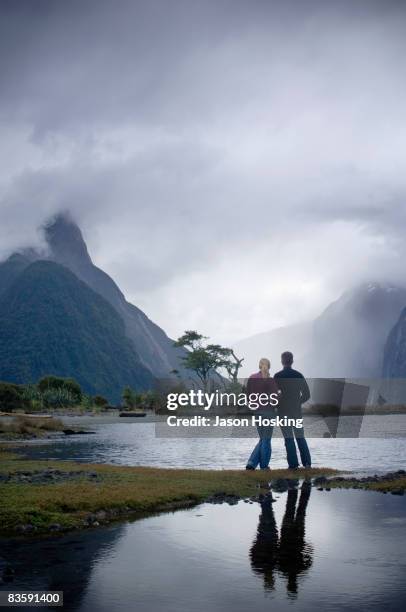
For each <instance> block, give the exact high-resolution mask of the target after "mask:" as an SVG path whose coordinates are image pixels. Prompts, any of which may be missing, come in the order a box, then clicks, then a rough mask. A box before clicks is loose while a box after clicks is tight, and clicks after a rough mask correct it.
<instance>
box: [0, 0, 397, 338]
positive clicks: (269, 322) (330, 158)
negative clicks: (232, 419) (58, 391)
mask: <svg viewBox="0 0 406 612" xmlns="http://www.w3.org/2000/svg"><path fill="white" fill-rule="evenodd" d="M0 7H1V15H0V71H1V96H0V126H1V138H0V154H1V159H2V161H1V165H0V229H1V242H0V256H1V257H4V256H5V255H7V254H8V253H9V252H10V251H12V250H13V249H15V248H16V247H18V246H22V245H28V244H32V243H38V241H39V240H40V236H39V234H38V232H37V229H36V228H37V227H38V226H39V225H40V224H41V223H43V222H44V220H46V218H47V217H48V216H49V215H51V214H53V213H54V212H56V211H58V210H62V209H69V210H70V211H71V212H72V214H73V216H74V217H75V218H76V220H77V221H78V222H79V224H80V226H81V228H82V231H83V233H84V236H85V238H86V241H87V243H88V246H89V250H90V253H91V255H92V257H93V260H94V261H95V263H96V264H97V265H99V266H100V267H102V268H103V269H105V270H106V271H107V272H108V273H109V274H110V275H111V276H113V278H114V279H115V280H116V281H117V282H118V284H119V285H120V287H121V288H122V290H123V291H124V293H125V294H126V296H127V298H128V299H129V300H130V301H132V302H134V303H135V304H137V305H138V306H139V307H141V308H142V309H143V310H144V311H145V312H146V313H147V314H148V316H150V317H151V318H152V319H153V320H155V321H156V322H157V323H158V324H160V325H161V326H163V327H164V329H165V330H166V331H167V332H168V333H169V334H170V335H171V336H172V337H175V336H178V335H179V334H180V333H181V332H182V331H183V330H184V329H188V328H192V329H198V330H199V331H201V332H203V333H205V334H207V335H209V336H211V337H212V339H213V340H214V341H219V342H227V343H228V342H231V341H232V340H234V339H237V338H241V337H245V336H249V335H251V334H253V333H256V332H261V331H266V330H269V329H272V328H273V327H276V326H279V325H283V324H286V323H291V322H297V321H300V320H304V319H307V318H310V317H313V316H315V315H317V314H319V312H320V310H321V309H322V308H323V307H325V306H326V305H327V304H328V303H329V302H330V301H331V300H332V299H335V298H336V297H338V296H339V295H340V293H341V292H342V291H344V290H345V289H347V288H348V287H350V286H351V285H353V284H355V283H358V282H360V281H364V280H367V281H370V280H388V281H390V282H397V283H399V284H402V285H406V270H405V266H404V261H405V256H406V248H405V239H404V234H405V223H406V207H405V195H406V146H405V145H406V122H405V109H406V65H405V64H406V3H405V2H402V1H399V2H394V1H390V0H385V1H384V0H382V1H379V2H376V1H374V0H357V1H356V2H354V0H348V1H346V0H340V1H338V0H335V1H329V0H322V1H320V2H314V1H310V0H296V1H294V2H293V1H291V2H290V1H287V0H283V1H282V0H280V2H273V1H272V0H263V1H259V0H245V1H239V0H230V1H229V0H199V1H194V0H184V1H182V0H170V1H169V0H166V1H164V0H162V1H154V0H145V1H138V0H132V1H125V0H118V1H115V0H110V1H109V2H106V1H103V0H97V1H96V0H94V1H93V0H80V1H74V0H69V1H66V0H44V1H42V0H35V1H33V0H27V1H22V0H10V1H5V0H0Z"/></svg>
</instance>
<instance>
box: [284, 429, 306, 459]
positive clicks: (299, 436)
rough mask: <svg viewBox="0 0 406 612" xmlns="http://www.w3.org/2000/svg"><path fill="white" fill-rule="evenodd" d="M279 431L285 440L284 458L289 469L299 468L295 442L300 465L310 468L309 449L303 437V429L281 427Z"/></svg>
mask: <svg viewBox="0 0 406 612" xmlns="http://www.w3.org/2000/svg"><path fill="white" fill-rule="evenodd" d="M281 430H282V434H283V437H284V439H285V448H286V456H287V460H288V465H289V467H290V468H297V467H298V466H299V461H298V458H297V453H296V444H295V440H296V443H297V446H298V448H299V453H300V459H301V461H302V465H308V466H310V465H311V464H312V459H311V456H310V451H309V447H308V446H307V442H306V439H305V437H304V429H303V427H281Z"/></svg>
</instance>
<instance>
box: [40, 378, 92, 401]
mask: <svg viewBox="0 0 406 612" xmlns="http://www.w3.org/2000/svg"><path fill="white" fill-rule="evenodd" d="M37 387H38V389H39V391H40V392H41V393H42V394H46V393H48V394H49V392H50V391H53V392H56V396H55V397H57V396H58V393H59V392H60V393H59V397H60V398H61V399H62V398H63V397H66V398H67V400H68V404H61V405H67V406H70V405H72V401H73V403H74V404H75V403H76V404H80V402H81V400H82V389H81V387H80V385H79V383H78V382H76V380H73V378H62V377H61V376H44V377H43V378H41V380H39V381H38V384H37ZM51 395H52V394H51ZM51 395H50V396H51Z"/></svg>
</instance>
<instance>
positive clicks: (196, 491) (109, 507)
mask: <svg viewBox="0 0 406 612" xmlns="http://www.w3.org/2000/svg"><path fill="white" fill-rule="evenodd" d="M47 467H53V468H57V469H60V470H63V471H77V472H81V471H82V472H89V471H92V472H97V474H98V476H99V479H98V480H97V481H96V482H92V481H89V480H88V479H87V478H85V477H84V478H83V480H82V479H79V480H77V479H76V480H74V481H66V482H62V483H55V484H25V483H9V484H0V499H1V503H0V532H2V533H3V534H6V533H7V534H10V533H13V532H15V531H16V530H17V529H18V526H19V525H23V524H31V525H35V526H36V527H37V533H40V532H47V531H48V530H49V525H50V524H52V523H59V524H61V525H63V526H66V527H70V528H75V527H81V526H83V520H84V519H85V518H86V517H87V516H88V515H89V513H95V512H97V511H99V510H105V511H107V512H111V511H117V513H118V514H133V515H138V514H139V515H145V514H148V513H154V512H158V511H162V510H171V509H175V508H178V507H185V506H188V505H193V504H195V503H198V502H200V501H202V500H204V499H205V498H206V497H208V496H209V495H214V494H216V493H226V494H228V495H238V496H240V497H245V496H252V495H255V494H256V493H258V488H257V485H258V484H260V483H265V482H268V481H269V480H270V479H271V478H280V477H291V478H294V477H297V476H298V474H297V472H292V471H289V470H271V471H270V472H267V473H265V472H260V471H255V472H254V471H252V472H247V471H245V470H221V471H217V470H182V469H161V468H152V467H125V466H113V465H99V464H98V465H94V464H78V463H73V462H72V463H65V462H57V461H29V460H26V459H24V458H19V457H18V456H17V455H14V454H13V453H10V452H7V451H5V450H4V447H3V449H1V448H0V473H10V472H15V471H24V472H33V471H34V470H43V469H46V468H47ZM334 473H335V470H332V469H328V468H325V469H324V468H319V469H309V470H303V471H301V472H300V474H301V476H302V477H304V476H307V477H311V476H317V475H328V474H334Z"/></svg>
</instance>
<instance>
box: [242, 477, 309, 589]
mask: <svg viewBox="0 0 406 612" xmlns="http://www.w3.org/2000/svg"><path fill="white" fill-rule="evenodd" d="M310 492H311V484H310V483H309V482H304V483H303V485H302V488H301V490H300V497H299V503H298V505H297V508H296V502H297V498H298V490H297V489H296V488H293V489H289V490H288V494H287V501H286V510H285V515H284V517H283V521H282V525H281V530H280V535H279V534H278V528H277V526H276V521H275V516H274V512H273V507H272V500H271V498H266V500H265V501H264V502H262V504H261V507H262V512H261V515H260V518H259V524H258V531H257V536H256V539H255V541H254V543H253V545H252V547H251V550H250V559H251V566H252V569H253V570H254V572H255V573H256V574H262V575H263V577H264V586H265V589H266V590H273V589H274V588H275V576H274V572H275V571H276V572H277V573H279V574H280V575H282V576H283V577H285V578H286V579H287V590H288V592H289V593H290V594H291V595H295V594H296V593H297V578H298V576H299V575H300V574H303V573H304V572H305V571H307V570H308V569H309V568H310V567H311V565H312V562H313V559H312V558H313V549H312V546H311V545H310V544H307V543H306V542H305V513H306V506H307V502H308V501H309V497H310Z"/></svg>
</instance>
